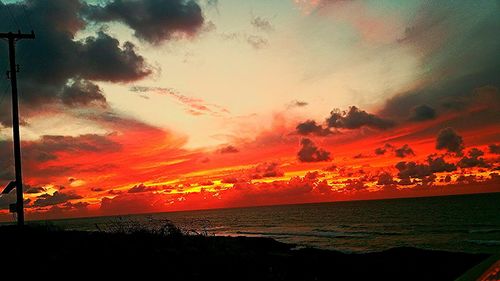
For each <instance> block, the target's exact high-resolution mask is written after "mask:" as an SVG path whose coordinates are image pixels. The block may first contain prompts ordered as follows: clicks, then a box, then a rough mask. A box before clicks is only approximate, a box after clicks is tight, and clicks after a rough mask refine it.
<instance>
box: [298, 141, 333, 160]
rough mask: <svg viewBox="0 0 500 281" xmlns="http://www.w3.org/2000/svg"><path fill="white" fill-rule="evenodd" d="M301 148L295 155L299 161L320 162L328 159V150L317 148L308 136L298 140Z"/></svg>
mask: <svg viewBox="0 0 500 281" xmlns="http://www.w3.org/2000/svg"><path fill="white" fill-rule="evenodd" d="M300 145H301V148H300V150H299V152H298V153H297V156H298V158H299V160H300V161H301V162H321V161H328V160H330V152H328V151H326V150H324V149H321V148H318V147H317V146H316V145H315V144H314V142H313V141H312V140H310V139H308V138H303V139H302V140H301V141H300Z"/></svg>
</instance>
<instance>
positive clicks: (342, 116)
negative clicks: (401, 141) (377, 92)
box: [326, 106, 395, 130]
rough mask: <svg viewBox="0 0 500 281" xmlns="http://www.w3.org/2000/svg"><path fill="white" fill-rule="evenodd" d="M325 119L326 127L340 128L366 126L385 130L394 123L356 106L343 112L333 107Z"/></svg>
mask: <svg viewBox="0 0 500 281" xmlns="http://www.w3.org/2000/svg"><path fill="white" fill-rule="evenodd" d="M326 121H327V124H328V127H330V128H342V129H359V128H361V127H364V126H366V127H370V128H373V129H380V130H385V129H389V128H391V127H393V126H394V125H395V124H394V122H392V121H391V120H387V119H384V118H380V117H378V116H376V115H374V114H371V113H368V112H366V111H364V110H360V109H359V108H357V107H356V106H351V107H350V108H349V110H348V111H343V112H341V111H340V110H339V109H334V110H333V111H332V112H331V113H330V117H328V118H327V119H326Z"/></svg>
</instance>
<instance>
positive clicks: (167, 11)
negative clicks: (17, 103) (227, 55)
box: [0, 0, 203, 126]
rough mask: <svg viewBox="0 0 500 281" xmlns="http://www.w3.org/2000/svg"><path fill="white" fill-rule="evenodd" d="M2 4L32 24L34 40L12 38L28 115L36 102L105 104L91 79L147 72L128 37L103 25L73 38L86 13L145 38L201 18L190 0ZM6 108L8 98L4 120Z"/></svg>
mask: <svg viewBox="0 0 500 281" xmlns="http://www.w3.org/2000/svg"><path fill="white" fill-rule="evenodd" d="M7 6H8V9H9V10H10V12H12V14H13V15H14V16H20V15H24V14H25V11H24V10H26V13H27V14H29V15H30V19H31V24H32V25H33V26H34V27H35V28H36V30H35V32H36V39H35V40H23V41H21V42H19V43H18V44H17V54H18V63H19V64H20V65H21V72H20V74H19V92H20V93H21V95H20V98H21V103H22V106H23V115H24V117H25V118H28V119H29V118H30V117H31V116H34V115H36V114H37V112H38V111H39V110H40V107H41V105H42V104H43V106H44V107H47V106H50V105H51V104H52V103H61V104H64V105H66V106H69V107H85V106H89V105H92V104H94V102H98V103H101V104H104V105H105V98H104V96H103V95H102V93H101V92H100V91H99V90H97V89H96V88H95V87H94V86H92V85H93V81H108V82H132V81H136V80H139V79H142V78H144V77H146V76H148V75H150V74H151V73H152V70H151V67H150V66H149V65H148V64H147V62H146V61H145V59H144V58H143V57H142V56H141V55H140V54H138V53H137V50H136V48H135V46H134V45H133V44H132V43H130V42H120V41H119V40H117V39H116V38H114V37H113V36H111V35H110V34H108V33H107V32H105V31H104V30H105V29H102V28H101V29H100V31H98V32H97V33H96V34H95V35H92V36H87V37H83V38H78V39H76V36H77V33H79V32H80V31H83V30H84V29H86V28H87V27H88V26H89V20H90V18H92V17H95V18H94V20H92V22H91V23H92V24H96V23H97V28H98V29H99V25H98V24H102V21H97V18H100V19H101V20H103V21H108V20H109V21H111V20H112V21H120V22H123V23H124V24H126V25H129V26H130V27H131V28H133V29H134V30H135V32H136V35H137V36H138V37H140V38H143V39H145V40H149V41H151V42H156V41H161V40H167V39H169V38H170V37H171V35H172V34H173V33H176V32H182V33H185V34H194V33H195V32H197V31H198V28H199V27H200V26H201V25H202V23H203V17H202V15H201V10H200V7H199V6H198V4H196V2H195V1H183V0H179V1H174V0H172V1H159V0H150V1H112V2H108V4H106V5H105V6H98V5H89V4H86V3H84V2H83V1H80V0H28V1H26V2H19V3H11V4H8V5H7ZM6 8H7V7H3V9H4V10H5V9H6ZM22 28H25V25H23V26H22ZM13 29H16V28H14V27H13V26H12V19H11V18H10V17H7V16H4V17H1V18H0V30H4V31H9V30H13ZM22 31H23V32H26V31H29V30H24V29H23V30H22ZM0 54H4V58H5V56H6V54H7V46H6V44H0ZM0 68H1V69H7V60H6V59H3V60H0ZM75 81H77V82H75ZM7 109H8V103H4V104H3V105H2V108H0V110H2V114H0V123H2V125H4V126H10V124H11V120H10V114H8V112H9V111H8V110H7Z"/></svg>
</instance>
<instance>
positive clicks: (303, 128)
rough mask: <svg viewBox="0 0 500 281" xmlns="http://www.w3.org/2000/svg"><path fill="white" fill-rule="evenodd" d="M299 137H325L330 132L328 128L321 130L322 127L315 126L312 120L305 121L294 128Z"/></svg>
mask: <svg viewBox="0 0 500 281" xmlns="http://www.w3.org/2000/svg"><path fill="white" fill-rule="evenodd" d="M295 129H296V131H297V133H298V134H299V135H304V136H307V135H310V134H312V135H316V136H327V135H329V134H331V133H332V132H331V131H330V130H329V129H328V128H323V126H321V125H318V124H316V121H314V120H307V121H305V122H302V123H299V124H298V125H297V127H296V128H295Z"/></svg>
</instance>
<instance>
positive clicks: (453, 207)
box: [51, 193, 500, 253]
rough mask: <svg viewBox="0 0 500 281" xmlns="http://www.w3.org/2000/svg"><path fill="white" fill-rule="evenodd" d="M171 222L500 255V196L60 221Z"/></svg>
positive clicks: (327, 242)
mask: <svg viewBox="0 0 500 281" xmlns="http://www.w3.org/2000/svg"><path fill="white" fill-rule="evenodd" d="M165 219H167V220H170V221H172V222H173V223H174V224H176V225H178V226H179V227H181V228H183V229H193V230H195V231H198V232H200V231H201V232H206V233H207V234H208V235H226V236H256V237H271V238H274V239H276V240H278V241H282V242H286V243H293V244H296V245H297V247H316V248H321V249H334V250H340V251H343V252H372V251H380V250H385V249H389V248H393V247H401V246H411V247H418V248H424V249H438V250H448V251H463V252H472V253H474V252H476V253H477V252H481V253H498V252H500V193H491V194H475V195H457V196H445V197H427V198H410V199H389V200H376V201H351V202H334V203H318V204H301V205H283V206H268V207H251V208H235V209H218V210H203V211H185V212H170V213H156V214H148V215H128V216H120V217H98V218H83V219H66V220H56V221H52V222H51V223H53V224H55V225H57V226H61V227H63V228H66V229H76V230H96V229H97V228H99V229H101V230H109V229H113V228H115V229H116V226H117V225H120V224H124V223H133V224H143V225H147V224H149V223H152V222H154V221H156V222H157V221H158V220H165Z"/></svg>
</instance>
